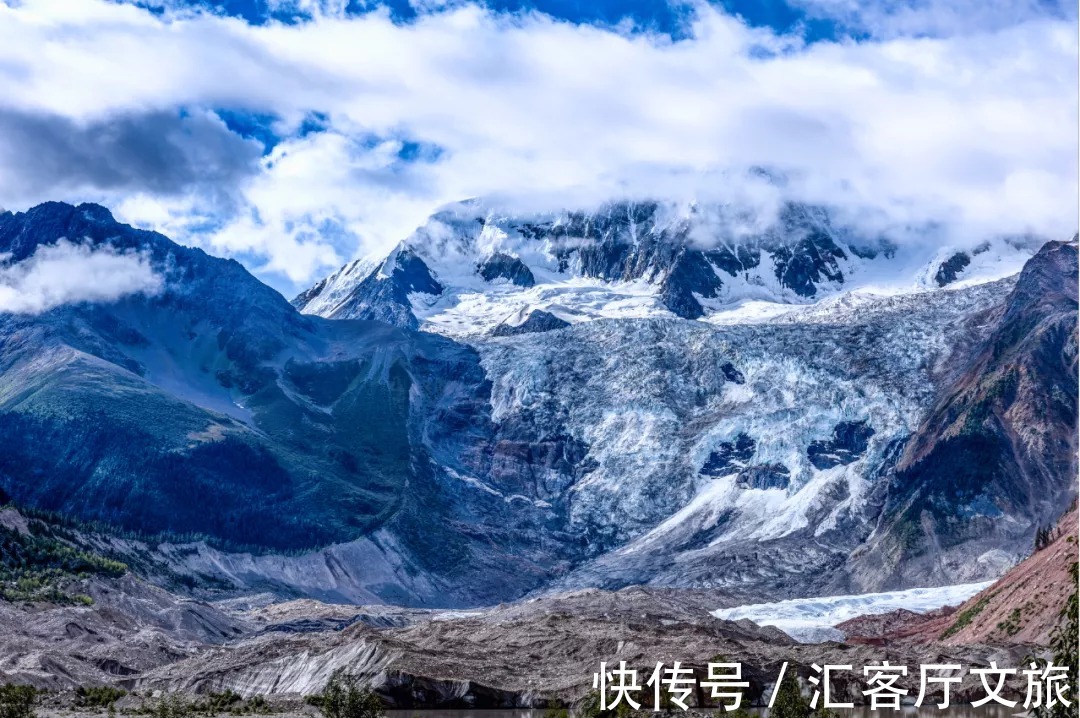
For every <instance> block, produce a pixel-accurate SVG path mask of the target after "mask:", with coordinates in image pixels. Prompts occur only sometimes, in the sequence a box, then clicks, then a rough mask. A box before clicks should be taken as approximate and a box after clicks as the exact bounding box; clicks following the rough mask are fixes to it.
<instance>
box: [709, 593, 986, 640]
mask: <svg viewBox="0 0 1080 718" xmlns="http://www.w3.org/2000/svg"><path fill="white" fill-rule="evenodd" d="M992 584H993V581H981V582H978V583H963V584H958V585H955V586H938V587H935V588H911V589H907V590H904V591H887V592H883V593H863V594H856V595H850V596H822V597H819V598H797V599H791V600H787V601H776V602H773V603H755V604H749V605H746V606H735V607H734V608H722V609H718V610H716V611H713V612H712V615H714V616H716V617H717V618H722V619H724V620H728V621H738V620H741V619H744V618H745V619H749V620H751V621H753V622H754V623H756V624H758V625H759V626H774V627H776V628H779V629H780V630H781V631H783V632H784V633H786V634H788V635H789V636H791V637H792V638H794V639H795V640H796V641H799V642H800V643H821V642H823V641H843V640H844V633H843V632H842V631H840V630H839V629H837V628H835V626H836V625H837V624H838V623H843V622H844V621H847V620H848V619H851V618H856V617H858V616H870V615H878V614H882V613H889V612H891V611H896V610H899V609H905V610H908V611H913V612H915V613H926V612H927V611H933V610H935V609H938V608H942V607H943V606H957V605H959V604H961V603H963V602H964V601H966V600H968V599H969V598H971V597H972V596H974V595H975V594H977V593H979V592H980V591H982V590H983V589H985V588H987V587H989V586H991V585H992Z"/></svg>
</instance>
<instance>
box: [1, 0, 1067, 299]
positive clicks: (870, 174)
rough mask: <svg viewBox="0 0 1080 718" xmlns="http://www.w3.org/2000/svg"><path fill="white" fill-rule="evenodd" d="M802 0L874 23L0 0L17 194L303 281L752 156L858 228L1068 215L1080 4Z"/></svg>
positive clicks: (713, 182) (693, 178)
mask: <svg viewBox="0 0 1080 718" xmlns="http://www.w3.org/2000/svg"><path fill="white" fill-rule="evenodd" d="M805 4H807V5H808V6H810V5H813V7H815V8H817V11H819V12H827V13H832V14H833V15H840V14H842V13H844V12H847V13H849V14H851V15H852V17H851V21H850V22H851V24H853V25H856V24H859V23H860V22H861V23H862V25H863V26H864V28H865V33H866V36H865V37H863V38H861V39H860V40H859V41H856V40H854V39H842V40H839V41H835V42H814V43H807V42H806V41H805V40H804V39H803V38H802V37H801V36H798V35H781V34H777V33H775V32H773V31H771V30H768V29H763V28H752V27H749V26H747V25H746V24H744V23H743V22H741V21H740V20H739V19H738V18H736V17H733V16H731V15H727V14H725V13H723V12H722V11H720V10H718V9H715V8H713V7H710V6H707V5H700V6H695V7H694V8H693V14H692V15H691V16H688V22H689V26H688V33H687V36H686V37H685V38H684V39H679V40H672V39H671V38H670V37H669V36H666V35H657V34H649V33H640V32H630V31H629V30H624V29H620V28H614V29H613V28H600V27H594V26H590V25H579V24H574V23H571V22H566V21H560V20H556V19H553V18H551V17H549V16H546V15H542V14H537V13H524V14H523V13H518V14H505V13H496V12H493V11H491V10H489V9H486V8H484V7H481V6H477V5H472V4H453V5H450V6H448V7H447V8H445V9H441V10H436V11H433V12H427V13H423V14H421V15H420V16H419V17H418V18H417V19H416V20H415V21H414V22H411V23H408V24H400V23H395V22H393V21H392V20H391V19H390V17H389V15H388V14H387V13H385V12H375V13H370V14H367V15H362V16H358V17H346V16H343V15H342V14H341V13H328V14H325V13H316V14H315V15H314V19H312V20H310V21H307V22H303V23H299V24H292V25H288V24H281V23H274V22H270V23H266V24H261V25H250V24H247V23H246V22H244V21H242V20H238V19H235V18H227V17H219V16H215V15H212V14H207V13H205V12H200V11H185V10H176V11H167V12H165V13H163V14H161V13H158V14H155V13H151V12H149V11H147V10H144V9H140V8H137V7H133V6H130V5H123V4H114V3H110V2H104V1H100V0H65V1H64V2H61V1H60V0H21V2H20V3H19V4H18V5H17V6H10V5H3V4H0V81H2V82H3V85H4V87H5V92H4V93H3V94H2V96H0V204H2V205H4V206H7V207H9V208H21V207H25V206H27V205H29V204H32V203H35V202H37V201H41V200H44V199H73V200H94V201H100V202H103V203H106V204H109V205H111V206H112V207H113V208H114V209H115V210H116V214H117V215H118V216H119V217H120V218H122V219H126V220H128V221H134V222H136V223H138V224H141V225H144V226H150V227H153V228H155V229H159V230H161V231H163V232H165V233H167V234H170V235H171V236H173V237H174V238H177V239H179V240H181V241H185V242H188V243H193V244H199V245H202V246H204V247H206V248H208V249H209V250H210V251H215V252H217V253H223V254H229V255H232V256H237V257H240V258H241V259H243V260H244V261H245V262H246V263H248V265H249V266H250V267H252V268H253V269H255V270H256V271H257V272H258V273H261V274H262V276H263V277H264V278H268V279H270V280H271V281H273V282H274V283H275V284H276V286H278V287H279V288H282V289H283V290H284V291H286V292H288V291H291V290H293V289H295V288H297V287H299V286H302V285H304V284H306V283H307V282H309V281H311V280H312V279H314V278H316V277H317V276H319V275H320V274H322V273H325V272H326V271H327V270H329V269H331V268H333V267H335V266H337V265H338V264H340V263H342V262H343V261H345V260H347V259H349V258H350V257H351V256H354V255H356V254H359V253H363V252H368V251H379V250H383V249H386V248H388V247H389V246H390V245H391V244H392V243H394V242H396V241H397V240H399V239H401V238H402V237H403V236H404V235H405V234H407V233H408V232H409V231H411V229H413V228H414V227H415V226H416V225H418V224H419V223H420V222H422V221H423V219H424V218H425V217H426V216H427V215H428V214H429V213H430V212H432V211H433V210H434V209H435V208H437V207H438V206H440V205H442V204H444V203H446V202H450V201H455V200H459V199H463V198H467V197H474V196H490V195H500V196H504V197H511V198H519V199H520V198H524V199H526V200H527V199H530V198H533V201H534V202H535V201H537V200H536V199H535V198H542V199H543V201H544V202H546V203H548V204H551V205H555V206H584V205H588V204H592V203H596V202H599V201H602V200H604V199H609V198H612V197H617V196H628V197H654V198H667V199H675V200H680V201H689V200H710V199H719V200H724V199H725V197H728V196H729V195H730V192H731V191H732V189H733V184H732V178H736V181H735V187H734V188H735V189H741V190H742V194H743V195H750V196H753V195H755V190H754V188H753V187H748V186H746V185H747V183H746V182H744V181H743V180H742V179H740V178H745V177H746V176H748V175H747V171H748V170H749V169H751V168H755V167H764V168H769V169H770V170H772V171H774V172H777V173H780V174H782V175H783V176H784V177H785V178H786V182H785V185H784V193H785V196H786V197H787V198H792V199H800V200H805V201H812V202H822V203H827V204H831V205H834V206H836V207H838V208H840V210H841V211H842V212H844V213H845V215H846V216H847V217H849V218H852V219H853V220H855V221H857V222H860V223H862V224H863V225H864V226H865V227H866V229H867V231H873V232H881V231H884V232H887V233H889V232H891V233H897V234H905V233H906V235H911V234H912V232H911V231H910V229H911V228H912V227H920V226H927V225H931V224H932V225H934V226H935V227H945V228H947V232H946V233H947V235H948V236H949V237H950V238H952V239H954V240H955V241H958V242H975V241H978V240H979V239H980V238H982V237H985V236H987V235H990V234H999V233H1026V232H1035V233H1044V234H1049V235H1065V234H1069V233H1071V232H1072V231H1073V230H1074V228H1075V226H1076V221H1077V206H1076V205H1077V192H1078V184H1077V152H1078V148H1077V127H1078V122H1080V118H1078V112H1077V83H1078V78H1077V58H1078V48H1077V32H1076V25H1075V20H1074V18H1073V17H1071V16H1069V15H1068V14H1066V16H1065V17H1055V16H1053V15H1047V14H1045V13H1034V12H1030V11H1028V10H1025V8H1024V7H1023V6H1021V5H1020V3H1019V0H1016V2H1015V3H1013V4H1008V7H1006V8H1005V10H1004V11H1003V13H999V14H998V15H995V16H993V17H989V18H988V17H985V16H986V12H983V13H982V14H981V15H979V16H978V17H975V16H974V15H973V16H972V17H973V19H972V22H971V23H970V24H968V25H965V24H964V23H963V22H962V20H961V19H960V16H959V12H960V9H961V6H960V5H955V4H952V5H950V4H948V3H932V4H926V3H923V5H921V6H920V5H918V4H915V5H896V4H893V5H889V6H886V5H881V4H874V5H871V6H870V7H871V8H872V9H874V10H873V12H867V13H863V14H861V15H857V16H856V15H854V14H853V13H855V10H853V9H852V8H854V7H855V6H852V5H847V4H844V5H841V4H839V3H837V2H836V1H835V0H806V3H805ZM823 8H824V9H823ZM236 117H241V118H249V121H248V123H247V124H248V125H253V126H256V127H255V128H256V129H258V130H259V131H258V132H256V131H253V130H252V127H250V126H248V127H244V126H241V125H242V124H243V123H237V122H236V120H235V118H236ZM226 120H230V121H229V122H226ZM3 128H14V130H11V129H8V130H3ZM259 147H262V151H261V152H260V151H259V150H258V148H259ZM35 156H44V157H46V158H47V161H45V162H43V163H37V164H35V163H34V162H32V158H33V157H35ZM940 235H941V233H940V232H937V233H935V236H940Z"/></svg>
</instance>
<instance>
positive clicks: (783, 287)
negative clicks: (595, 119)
mask: <svg viewBox="0 0 1080 718" xmlns="http://www.w3.org/2000/svg"><path fill="white" fill-rule="evenodd" d="M730 214H731V210H730V209H727V208H723V207H710V206H699V205H677V204H673V203H661V202H643V203H633V202H613V203H610V204H607V205H605V206H603V207H601V208H600V209H598V210H594V211H559V212H549V213H540V214H524V215H522V214H513V213H509V212H507V211H506V210H504V209H500V208H499V207H498V206H497V205H491V204H486V203H483V202H480V201H470V202H463V203H458V204H455V205H451V206H449V207H447V208H446V209H444V210H443V211H441V212H439V213H437V214H435V215H434V216H433V217H431V219H430V220H429V221H428V222H427V223H426V224H424V225H423V226H422V227H420V228H419V229H418V230H417V231H416V232H415V233H414V234H413V235H412V236H410V237H408V238H407V239H405V240H404V241H403V242H401V243H400V244H399V245H398V246H397V247H395V248H394V250H393V251H392V252H391V253H390V254H389V256H387V257H385V258H379V259H377V258H365V259H360V260H356V261H354V262H351V263H350V264H348V265H346V266H344V267H342V268H341V269H340V270H338V271H337V272H335V273H334V274H332V275H330V276H329V277H327V278H326V279H324V280H322V281H321V282H319V283H318V284H316V285H315V286H313V287H311V288H310V289H309V290H307V291H305V292H304V293H302V294H301V295H300V296H298V297H296V299H294V300H293V304H294V306H296V307H297V308H298V309H300V310H301V311H302V312H305V313H308V314H317V315H320V316H324V317H328V318H338V319H376V320H379V321H385V322H389V323H391V324H395V325H397V326H402V327H408V328H414V329H415V328H422V329H425V330H428V331H433V332H437V333H441V334H446V335H448V336H457V337H470V336H478V335H483V334H488V333H491V332H493V331H495V332H496V333H498V334H507V333H522V332H524V331H538V330H539V331H544V330H547V329H550V328H552V327H554V326H561V323H568V324H575V323H579V322H582V321H588V320H593V319H601V318H637V319H641V318H646V317H654V318H661V317H681V318H684V319H704V320H707V321H714V322H730V321H744V320H745V319H747V318H748V317H753V316H755V315H764V316H772V315H774V314H776V313H778V312H781V311H783V310H784V309H785V308H788V307H792V306H797V305H803V304H809V303H814V302H817V301H820V300H821V299H822V298H826V297H830V296H836V295H838V294H841V293H846V292H850V291H853V290H856V289H864V290H867V291H874V292H878V293H893V292H910V291H914V290H918V289H926V288H936V287H942V286H946V285H951V286H960V285H964V284H970V283H977V282H985V281H990V280H993V279H999V278H1001V277H1005V276H1008V275H1010V274H1014V273H1016V272H1017V271H1019V269H1020V267H1021V266H1022V264H1023V262H1024V261H1025V260H1026V259H1027V258H1029V257H1030V256H1031V254H1032V253H1034V251H1035V249H1037V247H1038V244H1039V243H1038V242H1032V241H1030V240H1017V239H1011V240H1006V239H1003V238H997V239H995V240H993V241H988V242H986V243H984V244H982V245H979V246H977V247H974V248H971V249H957V248H953V249H949V248H935V249H929V248H922V249H912V248H910V247H903V248H901V247H898V246H897V245H895V244H894V243H892V242H890V241H889V240H887V239H885V238H882V237H866V236H861V235H860V234H859V233H858V232H857V231H856V230H854V229H852V228H850V227H845V226H841V225H839V224H837V223H835V222H834V221H833V220H832V219H831V217H830V214H829V212H827V211H826V210H825V209H822V208H819V207H810V206H805V205H798V204H787V205H785V206H784V208H783V209H782V211H781V212H780V213H779V216H778V218H777V219H776V220H775V222H772V223H767V224H765V225H764V226H762V227H761V228H759V229H758V230H756V231H753V232H748V231H746V230H745V229H740V230H739V231H737V232H736V231H735V230H733V227H734V226H736V225H734V224H733V222H732V221H731V218H730V217H728V216H727V215H730ZM534 312H542V314H540V315H539V316H538V317H537V318H536V319H533V320H531V321H530V316H531V315H532V314H533V313H534Z"/></svg>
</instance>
